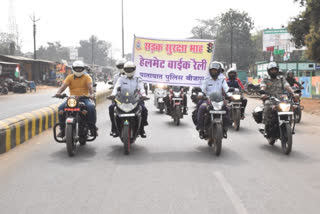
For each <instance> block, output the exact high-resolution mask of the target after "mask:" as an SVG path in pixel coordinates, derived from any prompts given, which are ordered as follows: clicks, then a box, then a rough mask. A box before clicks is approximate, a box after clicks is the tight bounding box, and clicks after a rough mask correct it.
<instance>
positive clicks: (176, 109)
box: [174, 106, 181, 126]
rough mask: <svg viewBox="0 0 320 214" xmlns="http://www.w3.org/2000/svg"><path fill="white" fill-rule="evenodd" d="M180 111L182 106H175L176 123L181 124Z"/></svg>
mask: <svg viewBox="0 0 320 214" xmlns="http://www.w3.org/2000/svg"><path fill="white" fill-rule="evenodd" d="M180 113H181V110H180V106H176V107H175V112H174V114H175V115H174V123H175V124H176V125H177V126H179V125H180Z"/></svg>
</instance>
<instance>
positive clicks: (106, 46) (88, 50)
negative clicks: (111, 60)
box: [78, 35, 111, 66]
mask: <svg viewBox="0 0 320 214" xmlns="http://www.w3.org/2000/svg"><path fill="white" fill-rule="evenodd" d="M110 51H111V43H110V42H107V41H104V40H99V39H98V37H97V36H94V35H92V36H91V37H90V38H89V39H88V40H81V41H80V47H79V49H78V54H79V57H83V59H84V62H85V63H87V64H92V63H93V64H96V65H101V66H106V65H107V63H108V55H109V52H110Z"/></svg>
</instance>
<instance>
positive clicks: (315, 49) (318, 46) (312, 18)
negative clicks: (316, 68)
mask: <svg viewBox="0 0 320 214" xmlns="http://www.w3.org/2000/svg"><path fill="white" fill-rule="evenodd" d="M294 1H295V2H299V3H300V5H301V7H304V9H305V10H304V11H303V12H302V13H300V14H299V15H298V16H297V17H295V18H294V19H293V20H292V22H290V24H289V26H288V30H289V32H290V33H291V34H292V35H293V41H294V42H295V45H296V47H302V46H307V51H306V55H307V57H308V58H309V59H311V60H315V61H318V62H320V1H319V0H294Z"/></svg>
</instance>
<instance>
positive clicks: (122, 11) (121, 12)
mask: <svg viewBox="0 0 320 214" xmlns="http://www.w3.org/2000/svg"><path fill="white" fill-rule="evenodd" d="M121 16H122V58H124V25H123V0H121Z"/></svg>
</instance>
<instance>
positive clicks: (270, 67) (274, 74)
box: [267, 62, 279, 78]
mask: <svg viewBox="0 0 320 214" xmlns="http://www.w3.org/2000/svg"><path fill="white" fill-rule="evenodd" d="M273 69H276V70H277V72H271V70H273ZM267 71H268V74H269V76H270V77H271V78H276V77H277V75H278V74H279V67H278V64H277V63H276V62H269V64H268V66H267Z"/></svg>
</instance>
